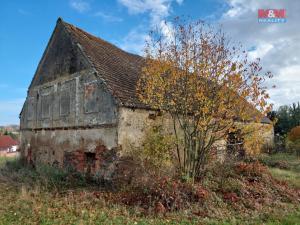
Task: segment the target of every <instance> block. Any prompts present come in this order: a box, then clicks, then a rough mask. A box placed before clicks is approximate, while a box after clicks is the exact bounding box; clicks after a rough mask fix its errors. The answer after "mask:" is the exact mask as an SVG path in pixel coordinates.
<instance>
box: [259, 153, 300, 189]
mask: <svg viewBox="0 0 300 225" xmlns="http://www.w3.org/2000/svg"><path fill="white" fill-rule="evenodd" d="M260 160H261V161H262V162H263V163H264V164H266V165H267V166H269V167H270V172H271V174H272V175H273V177H275V178H277V179H279V180H283V181H286V182H288V183H289V184H291V185H292V186H294V187H296V188H300V158H299V157H297V156H296V155H293V154H286V153H278V154H274V155H264V156H262V157H261V158H260Z"/></svg>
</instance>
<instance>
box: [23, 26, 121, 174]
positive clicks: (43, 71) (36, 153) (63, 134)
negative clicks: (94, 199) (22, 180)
mask: <svg viewBox="0 0 300 225" xmlns="http://www.w3.org/2000/svg"><path fill="white" fill-rule="evenodd" d="M117 115H118V108H117V105H116V102H115V99H114V98H113V97H112V95H111V94H110V93H109V92H108V91H107V89H106V86H105V85H104V84H103V81H102V80H101V79H100V78H99V76H98V75H97V73H96V71H95V70H94V69H93V68H92V67H91V65H90V63H89V60H88V59H87V58H86V57H85V56H84V53H83V52H82V50H81V47H80V45H79V44H77V43H74V42H73V40H72V38H71V36H70V34H69V33H68V31H66V29H65V28H64V27H63V26H62V24H61V23H58V24H57V26H56V28H55V30H54V32H53V35H52V37H51V39H50V41H49V43H48V46H47V49H46V50H45V52H44V55H43V57H42V59H41V61H40V63H39V66H38V69H37V71H36V74H35V76H34V78H33V80H32V83H31V85H30V88H29V90H28V94H27V98H26V101H25V103H24V106H23V109H22V112H21V118H20V119H21V121H20V123H21V124H20V129H21V145H20V148H21V151H22V155H23V157H25V158H26V159H27V160H28V161H29V162H30V163H35V164H36V163H47V164H50V165H58V166H68V165H69V166H73V167H75V168H77V169H78V170H80V171H85V172H86V170H90V172H93V173H95V172H96V171H100V167H101V166H100V165H105V164H106V163H107V162H110V161H111V160H110V158H111V157H114V156H115V155H116V151H115V150H116V149H117V118H118V116H117ZM110 154H112V155H110ZM113 155H114V156H113ZM105 157H106V160H103V158H105ZM101 168H104V166H102V167H101Z"/></svg>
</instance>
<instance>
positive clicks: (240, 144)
mask: <svg viewBox="0 0 300 225" xmlns="http://www.w3.org/2000/svg"><path fill="white" fill-rule="evenodd" d="M227 154H228V155H229V156H234V157H238V158H243V157H244V156H245V149H244V138H243V135H242V131H241V130H240V129H235V130H234V131H231V132H229V133H228V135H227Z"/></svg>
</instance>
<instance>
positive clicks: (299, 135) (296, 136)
mask: <svg viewBox="0 0 300 225" xmlns="http://www.w3.org/2000/svg"><path fill="white" fill-rule="evenodd" d="M288 138H289V140H290V141H297V140H300V126H297V127H294V128H293V129H291V131H290V132H289V135H288Z"/></svg>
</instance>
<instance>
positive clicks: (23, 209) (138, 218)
mask: <svg viewBox="0 0 300 225" xmlns="http://www.w3.org/2000/svg"><path fill="white" fill-rule="evenodd" d="M267 157H268V158H267ZM265 160H269V161H272V162H274V161H276V160H285V161H286V163H287V164H289V166H290V167H289V170H283V169H279V168H275V167H273V168H271V169H270V171H271V173H272V174H273V175H274V176H276V178H278V179H283V180H287V181H288V182H290V183H291V184H293V185H295V186H297V185H298V183H297V182H299V180H300V177H299V175H298V174H297V170H298V166H299V165H298V163H299V162H298V159H295V158H294V157H292V156H289V155H287V156H285V155H274V156H265ZM7 161H9V162H8V163H6V162H7ZM5 164H7V165H6V166H5ZM12 170H14V171H12ZM46 178H47V179H46ZM77 178H78V177H77ZM67 179H68V176H67V174H65V173H63V172H62V171H60V170H57V169H51V168H47V167H45V168H40V169H38V170H36V171H34V170H32V169H30V168H26V167H22V166H20V164H19V163H18V161H16V160H15V159H4V158H0V225H6V224H41V225H46V224H141V225H144V224H145V225H146V224H174V225H175V224H212V225H213V224H215V225H222V224H223V225H229V224H230V225H235V224H236V225H237V224H268V225H279V224H285V225H292V224H300V208H299V209H298V210H296V211H292V210H290V208H282V209H279V208H278V209H277V208H274V210H273V211H272V212H271V213H267V214H264V213H262V214H261V215H258V216H257V217H256V218H249V217H248V218H238V217H234V216H229V217H228V216H227V217H224V219H223V218H222V219H219V220H217V219H214V218H202V217H199V216H194V215H193V214H192V213H191V212H189V211H188V210H184V211H179V212H172V213H167V214H166V215H158V216H157V215H153V214H149V215H145V213H144V212H143V211H142V210H141V209H138V208H132V207H128V206H125V205H122V204H116V203H114V202H112V201H109V200H107V198H106V197H105V196H106V195H101V196H100V197H95V195H94V193H95V192H94V191H95V189H93V188H95V187H93V186H92V187H88V186H84V185H83V184H84V183H83V184H78V183H77V184H73V185H74V187H72V188H71V187H70V186H69V185H68V182H70V181H69V180H68V181H67V182H66V180H67ZM75 181H76V182H77V181H78V179H76V180H75ZM79 181H82V180H81V178H80V177H79ZM12 184H13V185H12ZM97 191H98V190H97ZM291 208H292V207H291ZM233 215H234V214H233Z"/></svg>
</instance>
